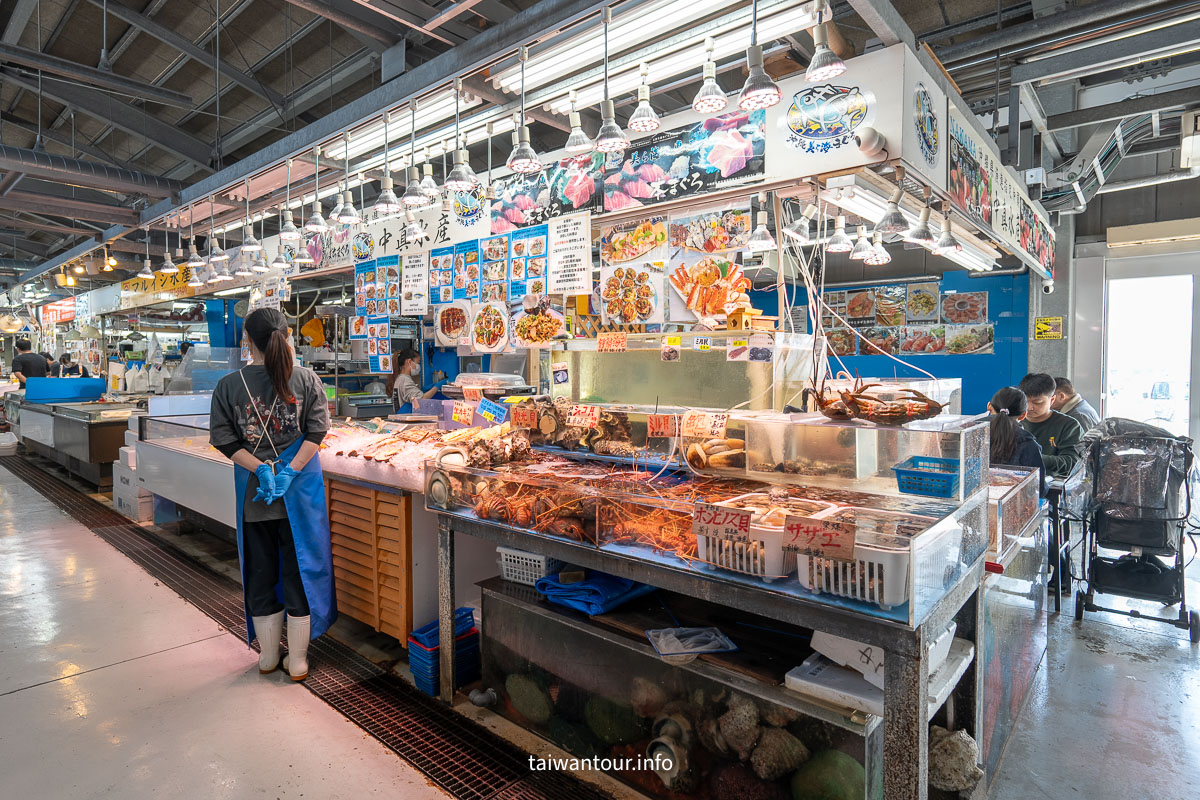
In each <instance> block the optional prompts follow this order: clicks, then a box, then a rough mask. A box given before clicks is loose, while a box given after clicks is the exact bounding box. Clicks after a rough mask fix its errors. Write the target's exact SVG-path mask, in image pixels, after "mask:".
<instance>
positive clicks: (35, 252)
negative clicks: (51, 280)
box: [0, 236, 50, 258]
mask: <svg viewBox="0 0 1200 800" xmlns="http://www.w3.org/2000/svg"><path fill="white" fill-rule="evenodd" d="M0 246H4V247H8V248H10V249H12V250H20V251H21V252H22V253H29V254H30V255H31V256H37V257H38V258H45V257H46V254H47V253H49V252H50V247H49V245H46V244H43V243H41V242H33V241H30V240H29V239H22V238H21V237H19V236H5V237H2V238H0Z"/></svg>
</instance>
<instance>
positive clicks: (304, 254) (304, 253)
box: [292, 245, 314, 264]
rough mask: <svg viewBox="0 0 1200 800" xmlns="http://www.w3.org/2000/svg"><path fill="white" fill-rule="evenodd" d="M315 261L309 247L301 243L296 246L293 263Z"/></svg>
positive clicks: (310, 262)
mask: <svg viewBox="0 0 1200 800" xmlns="http://www.w3.org/2000/svg"><path fill="white" fill-rule="evenodd" d="M313 261H314V259H313V257H312V254H311V253H309V252H308V248H307V247H305V246H303V245H301V246H300V247H297V248H296V254H295V255H294V256H292V263H293V264H312V263H313Z"/></svg>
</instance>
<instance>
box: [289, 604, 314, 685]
mask: <svg viewBox="0 0 1200 800" xmlns="http://www.w3.org/2000/svg"><path fill="white" fill-rule="evenodd" d="M309 619H310V618H309V617H293V616H291V615H288V618H287V633H288V654H287V655H286V656H284V657H283V668H284V669H286V670H287V673H288V675H290V676H291V678H292V680H294V681H302V680H304V679H305V678H307V677H308V633H309V630H310V628H309Z"/></svg>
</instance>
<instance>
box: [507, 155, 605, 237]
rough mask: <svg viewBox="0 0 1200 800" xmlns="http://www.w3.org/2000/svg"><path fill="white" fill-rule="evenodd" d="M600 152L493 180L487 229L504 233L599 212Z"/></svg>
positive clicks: (600, 195) (601, 173)
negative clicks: (567, 216) (492, 194)
mask: <svg viewBox="0 0 1200 800" xmlns="http://www.w3.org/2000/svg"><path fill="white" fill-rule="evenodd" d="M603 167H604V155H603V154H602V153H589V154H587V155H582V156H577V157H574V158H564V159H561V160H559V161H557V162H555V163H553V164H548V165H547V166H546V168H545V169H544V170H542V171H541V172H538V173H537V174H534V175H512V176H509V177H507V178H501V179H499V180H496V181H493V182H492V186H493V187H494V188H495V190H496V199H495V200H494V201H493V202H492V206H491V223H492V224H491V231H492V233H493V234H501V233H507V232H508V231H511V230H516V229H517V228H524V227H526V226H529V225H539V224H541V223H543V222H545V221H546V220H549V219H553V218H554V217H559V216H562V215H563V214H574V213H576V212H579V211H591V210H596V211H599V210H600V209H601V201H602V199H603V193H602V192H601V182H602V179H603V176H604V171H603Z"/></svg>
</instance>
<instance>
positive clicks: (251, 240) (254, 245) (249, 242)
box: [242, 221, 263, 253]
mask: <svg viewBox="0 0 1200 800" xmlns="http://www.w3.org/2000/svg"><path fill="white" fill-rule="evenodd" d="M262 249H263V247H262V242H260V241H259V240H258V239H257V238H255V236H254V228H252V227H251V226H250V222H249V221H247V222H246V227H245V229H244V231H243V233H242V252H243V253H257V252H258V251H259V250H262Z"/></svg>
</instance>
